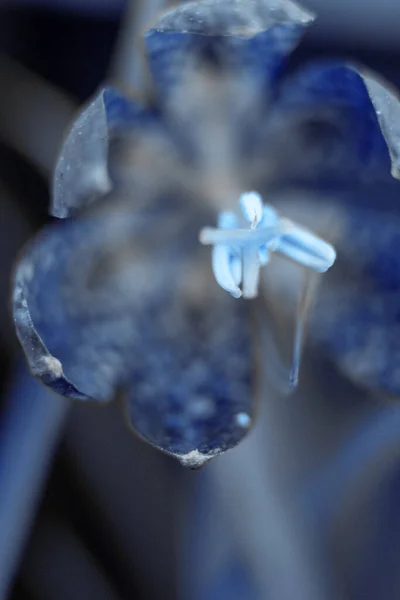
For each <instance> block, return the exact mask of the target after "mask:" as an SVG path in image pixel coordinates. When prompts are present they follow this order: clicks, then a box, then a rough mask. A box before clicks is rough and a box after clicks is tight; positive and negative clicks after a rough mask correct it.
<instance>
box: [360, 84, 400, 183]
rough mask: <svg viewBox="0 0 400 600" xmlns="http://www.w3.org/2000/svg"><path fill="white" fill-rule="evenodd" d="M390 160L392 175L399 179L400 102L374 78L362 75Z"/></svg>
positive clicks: (394, 94) (396, 96)
mask: <svg viewBox="0 0 400 600" xmlns="http://www.w3.org/2000/svg"><path fill="white" fill-rule="evenodd" d="M363 80H364V83H365V85H366V87H367V90H368V93H369V95H370V98H371V101H372V103H373V105H374V107H375V111H376V114H377V116H378V120H379V124H380V126H381V128H382V133H383V135H384V136H385V140H386V143H387V145H388V148H389V152H390V156H391V159H392V175H393V177H396V178H397V179H400V100H399V97H398V94H396V93H395V92H394V91H392V90H391V89H390V87H387V86H385V85H384V84H383V83H382V82H380V81H379V80H378V79H376V78H375V76H374V75H373V74H368V75H367V74H363Z"/></svg>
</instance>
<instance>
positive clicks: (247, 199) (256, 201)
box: [239, 192, 264, 229]
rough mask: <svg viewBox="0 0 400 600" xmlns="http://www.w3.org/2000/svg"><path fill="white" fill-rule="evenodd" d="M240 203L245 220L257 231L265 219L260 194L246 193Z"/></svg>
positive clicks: (241, 197)
mask: <svg viewBox="0 0 400 600" xmlns="http://www.w3.org/2000/svg"><path fill="white" fill-rule="evenodd" d="M239 202H240V206H241V208H242V212H243V215H244V218H245V219H246V220H247V221H248V222H249V223H251V228H252V229H255V228H256V227H257V225H258V224H259V223H260V221H261V219H262V218H263V208H264V207H263V202H262V198H261V196H260V194H257V192H246V193H244V194H242V195H241V196H240V199H239Z"/></svg>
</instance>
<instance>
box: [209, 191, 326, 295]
mask: <svg viewBox="0 0 400 600" xmlns="http://www.w3.org/2000/svg"><path fill="white" fill-rule="evenodd" d="M239 203H240V206H241V209H242V212H243V216H244V218H245V219H246V220H247V221H248V222H249V223H250V229H241V228H239V227H238V224H239V219H238V217H237V216H236V215H235V213H233V212H224V213H221V214H220V215H219V218H218V226H219V227H218V228H212V227H205V228H204V229H202V230H201V232H200V236H199V239H200V242H201V243H202V244H204V245H213V246H214V251H213V261H212V262H213V271H214V275H215V278H216V280H217V282H218V283H219V284H220V286H221V287H222V288H224V289H225V290H227V291H228V292H230V293H231V294H232V295H233V296H234V297H235V298H239V297H240V296H241V295H242V292H243V296H244V297H245V298H254V297H255V296H257V292H258V280H259V270H260V267H261V266H264V265H266V264H267V263H268V261H269V258H270V253H271V252H278V253H279V254H282V255H283V256H285V257H286V258H289V259H290V260H293V261H294V262H296V263H298V264H299V265H302V266H303V267H306V268H308V269H311V270H313V271H316V272H318V273H324V272H325V271H327V270H328V269H329V268H330V267H331V266H332V265H333V263H334V262H335V259H336V252H335V250H334V248H333V247H332V246H331V245H330V244H328V243H327V242H325V241H324V240H322V239H321V238H319V237H318V236H316V235H315V234H314V233H312V232H311V231H308V230H307V229H305V228H304V227H301V226H299V225H297V224H295V223H293V222H292V221H289V219H285V218H281V217H279V216H278V215H277V213H276V211H275V210H274V209H273V207H271V206H268V205H267V206H263V204H262V200H261V196H260V195H259V194H258V193H257V192H246V193H244V194H242V195H241V196H240V199H239ZM241 283H242V292H240V288H239V285H240V284H241Z"/></svg>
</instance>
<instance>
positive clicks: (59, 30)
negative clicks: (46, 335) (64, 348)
mask: <svg viewBox="0 0 400 600" xmlns="http://www.w3.org/2000/svg"><path fill="white" fill-rule="evenodd" d="M150 4H151V3H149V4H148V5H147V7H148V6H150ZM320 4H321V5H322V4H323V5H322V6H319V3H318V0H314V1H313V2H312V3H311V2H309V3H308V5H309V6H310V7H313V8H316V9H318V8H319V9H320V10H321V20H320V24H319V25H318V27H317V28H316V29H315V30H314V31H313V33H312V35H311V36H310V38H309V39H307V42H306V43H305V45H304V46H303V48H302V49H301V52H300V53H299V55H298V56H296V57H295V60H297V61H299V62H301V61H303V60H305V59H306V58H309V57H310V56H315V55H316V54H317V55H321V54H330V55H332V53H334V54H337V53H339V54H340V55H343V56H345V55H348V54H351V55H352V56H354V57H355V58H356V59H357V60H360V61H361V60H362V61H363V62H365V63H366V64H367V65H369V66H370V67H373V68H374V69H375V70H377V71H379V72H380V73H383V74H384V75H385V76H386V77H387V78H389V79H390V80H391V81H392V82H393V83H394V84H398V85H400V67H399V65H400V42H399V40H398V37H397V32H398V31H399V26H400V8H399V6H398V4H397V2H395V0H393V1H392V2H390V0H385V2H380V3H379V7H378V6H377V3H373V2H372V1H371V2H368V1H367V0H365V1H364V2H363V3H362V2H361V0H353V2H346V3H345V2H339V1H337V2H332V3H327V2H324V3H322V2H321V3H320ZM142 9H143V6H141V5H140V3H139V2H137V3H136V6H133V7H132V6H127V5H124V3H123V2H122V1H121V2H117V0H115V1H113V2H111V1H109V2H106V0H103V1H101V0H98V1H97V2H96V0H92V1H90V2H89V1H87V2H84V1H83V0H79V2H78V1H75V2H73V1H71V0H70V1H69V2H68V1H67V0H63V1H61V0H59V1H57V0H41V1H39V0H37V1H36V2H35V0H20V1H18V0H8V1H6V2H5V3H4V4H3V7H2V8H0V267H1V268H0V303H1V304H0V369H1V379H0V390H1V404H0V600H2V599H3V598H7V597H10V598H12V599H13V600H14V599H17V598H26V599H28V600H29V599H38V600H47V599H49V600H52V599H57V600H75V599H78V598H86V599H87V600H91V599H92V598H93V600H97V599H102V600H103V599H104V600H107V599H120V600H122V599H125V598H126V599H128V598H129V599H131V598H138V599H141V598H143V599H146V598H149V599H153V598H154V599H157V600H158V599H160V600H162V599H164V598H165V600H173V599H175V598H177V599H182V600H192V599H193V600H220V599H221V600H225V598H226V599H227V600H242V599H245V600H253V599H254V600H270V599H271V600H286V599H287V600H297V599H303V598H304V599H305V600H313V599H315V600H325V599H331V598H332V599H335V600H337V599H342V598H343V599H344V600H347V599H349V600H353V599H354V600H364V599H366V600H369V599H371V600H375V599H377V600H386V599H388V600H390V599H392V598H393V599H394V600H395V599H397V598H398V597H399V596H400V575H399V573H400V517H399V511H398V506H399V502H400V404H396V402H395V401H391V402H388V401H387V400H386V399H383V398H379V397H378V398H377V397H376V396H374V397H373V396H372V395H370V394H369V393H367V392H365V391H363V390H361V389H359V388H357V387H356V386H354V385H353V384H351V383H350V382H349V381H347V380H345V379H344V377H343V376H342V375H340V374H339V373H338V371H337V370H336V369H335V368H334V367H333V366H332V365H331V364H328V363H327V362H325V361H324V360H323V359H321V357H320V356H319V355H315V354H313V353H312V352H311V351H310V352H307V353H306V355H305V358H304V365H303V370H302V379H301V385H300V388H299V389H298V390H297V391H296V393H295V394H294V395H292V396H291V397H289V398H288V397H285V398H282V397H279V395H278V394H273V393H268V394H266V395H265V397H264V399H265V402H263V404H262V406H260V409H259V410H260V415H259V420H258V423H257V425H256V426H255V428H254V430H253V432H252V434H251V435H250V436H249V437H248V439H246V440H245V441H244V442H243V444H242V445H241V446H240V447H238V448H236V449H235V450H234V451H232V452H231V453H228V454H227V455H225V456H223V457H221V458H219V459H217V460H216V461H215V462H214V463H211V464H210V465H207V466H206V467H205V468H204V469H203V470H202V471H200V472H187V471H185V470H183V469H182V468H181V467H180V466H179V465H178V464H177V463H175V462H173V461H172V460H171V459H169V458H168V457H165V456H163V455H161V454H159V453H157V452H156V451H155V450H153V449H152V448H150V447H148V446H146V445H144V444H143V443H141V442H140V441H139V440H138V439H136V438H135V437H134V436H132V435H131V434H130V433H129V431H128V429H127V428H126V426H125V424H124V422H123V419H122V416H121V414H120V411H119V408H118V407H117V406H114V405H110V406H107V407H94V406H75V405H74V406H71V405H69V404H68V402H67V401H65V400H63V399H61V398H58V397H56V396H54V395H52V394H51V393H50V392H48V391H47V390H45V389H44V388H43V387H41V386H40V385H39V383H37V382H36V381H34V380H33V379H32V378H31V377H30V376H29V375H28V374H27V370H26V367H25V363H24V361H23V359H22V355H21V352H20V350H19V347H18V345H17V343H16V339H15V336H14V332H13V328H12V325H11V322H10V316H9V307H8V303H9V301H8V298H9V278H10V273H11V268H12V263H13V261H14V260H15V257H16V256H17V253H18V250H19V249H20V248H21V246H22V245H23V244H24V242H25V241H26V240H27V239H28V238H29V237H30V236H31V235H32V234H33V233H34V232H35V231H36V230H38V229H39V227H40V226H41V225H42V224H43V223H45V222H47V221H49V217H48V213H47V209H48V203H49V197H48V180H49V176H50V172H51V169H52V167H53V165H54V159H55V154H56V152H57V149H58V147H59V144H60V141H61V137H62V134H63V131H64V128H65V127H66V125H67V124H68V122H69V121H70V119H71V117H72V115H73V113H74V111H75V109H76V107H77V106H78V104H81V103H82V102H83V101H85V100H86V99H87V98H88V97H89V96H90V95H91V94H92V93H93V92H94V91H95V89H96V88H97V86H98V85H99V84H100V82H101V81H102V80H103V79H104V78H105V77H106V75H107V74H108V73H109V72H110V68H112V69H113V70H114V72H117V73H119V74H121V73H124V69H125V66H126V64H125V62H126V56H127V54H126V48H127V46H128V47H129V44H127V43H126V40H127V39H128V40H129V39H130V37H129V32H131V34H132V32H133V31H135V28H136V26H137V23H138V22H141V19H142V12H143V10H142ZM156 10H158V7H156ZM130 28H131V29H130ZM127 31H128V34H127V33H126V32H127ZM127 35H128V37H127ZM128 55H129V52H128ZM118 57H119V58H118ZM121 57H122V58H121ZM116 61H117V62H116ZM118 61H120V62H118ZM124 61H125V62H124ZM110 65H111V67H110Z"/></svg>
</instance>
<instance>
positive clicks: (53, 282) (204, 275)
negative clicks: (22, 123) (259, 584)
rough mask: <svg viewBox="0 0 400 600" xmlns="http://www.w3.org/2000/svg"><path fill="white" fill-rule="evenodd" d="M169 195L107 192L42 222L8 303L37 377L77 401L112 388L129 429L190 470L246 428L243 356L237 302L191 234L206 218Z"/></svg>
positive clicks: (246, 331) (103, 395)
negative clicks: (124, 198)
mask: <svg viewBox="0 0 400 600" xmlns="http://www.w3.org/2000/svg"><path fill="white" fill-rule="evenodd" d="M174 202H175V208H174V209H173V208H172V207H171V203H170V204H169V205H168V203H166V202H163V203H161V204H160V205H159V206H158V207H157V206H154V205H153V206H152V207H150V206H149V207H147V208H146V209H144V210H142V211H133V210H132V206H131V204H130V203H128V205H124V204H122V205H118V206H117V201H116V200H114V201H111V199H110V202H109V205H108V208H107V209H104V210H103V211H96V213H95V214H92V215H91V214H90V213H86V214H85V216H81V217H80V219H79V220H74V221H65V222H62V223H58V224H57V225H56V226H53V227H50V228H48V229H47V230H45V231H44V232H43V233H42V234H41V235H40V236H39V237H38V238H37V239H36V240H35V241H34V242H33V245H32V246H31V247H30V248H29V249H28V251H27V253H26V254H25V256H24V258H23V260H22V263H20V266H19V267H18V269H17V272H16V295H15V308H14V312H15V319H16V326H17V330H18V334H19V338H20V340H21V343H22V346H23V347H24V349H25V352H26V355H27V358H28V360H29V362H30V366H31V369H32V371H33V373H34V374H36V375H37V376H38V377H39V378H40V379H41V380H42V381H43V382H44V383H45V384H47V385H49V386H50V387H52V388H53V389H55V390H56V391H57V392H59V393H64V394H66V395H69V396H72V397H77V398H79V399H85V398H93V399H96V400H99V401H107V400H110V399H112V398H113V397H114V396H115V395H116V394H117V393H118V392H121V393H122V394H123V396H124V397H125V399H126V404H127V412H128V415H129V418H130V420H131V422H132V425H133V427H134V428H135V430H136V431H137V432H138V433H139V434H140V435H141V436H142V437H144V438H145V439H146V440H148V441H149V442H150V443H152V444H153V445H155V446H157V447H159V448H161V449H163V450H164V451H166V452H169V453H173V454H174V455H177V456H178V458H180V460H181V461H182V463H184V464H187V465H189V466H192V467H193V466H200V464H201V463H202V462H204V461H205V460H207V459H209V458H210V457H211V456H214V455H216V454H218V453H220V452H222V451H224V450H227V449H228V448H231V447H233V446H234V445H236V443H237V442H238V441H239V440H240V439H241V438H242V437H243V436H244V435H245V434H246V433H247V431H248V429H249V427H250V424H251V422H252V418H253V410H254V407H253V391H252V388H253V382H252V379H253V377H252V376H253V373H252V369H253V367H252V362H253V361H252V353H251V336H250V323H249V315H248V313H247V305H246V304H244V303H242V302H237V301H235V300H234V299H233V298H231V297H230V296H229V295H228V294H226V293H224V292H223V291H222V290H220V288H219V287H218V285H217V284H216V283H215V282H214V280H213V277H212V273H211V268H210V265H209V253H208V251H207V250H206V249H204V248H202V246H201V245H200V244H199V243H198V241H197V237H198V231H199V229H200V227H201V225H202V223H204V222H207V218H208V217H207V216H204V218H202V217H201V215H199V214H196V212H195V211H193V207H189V208H188V206H187V203H186V202H185V200H183V201H182V202H181V203H178V204H179V206H178V204H177V202H178V201H177V200H174ZM155 223H156V226H155ZM21 297H23V303H21V301H20V298H21ZM27 324H28V325H27ZM32 339H34V342H35V344H36V346H37V348H38V349H37V350H36V351H34V352H32V351H31V343H32ZM46 360H47V362H50V363H51V364H54V365H57V367H58V374H59V377H58V378H57V379H54V378H51V377H48V370H47V371H46V370H44V369H43V368H41V365H42V364H43V362H46ZM60 382H61V383H60Z"/></svg>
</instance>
